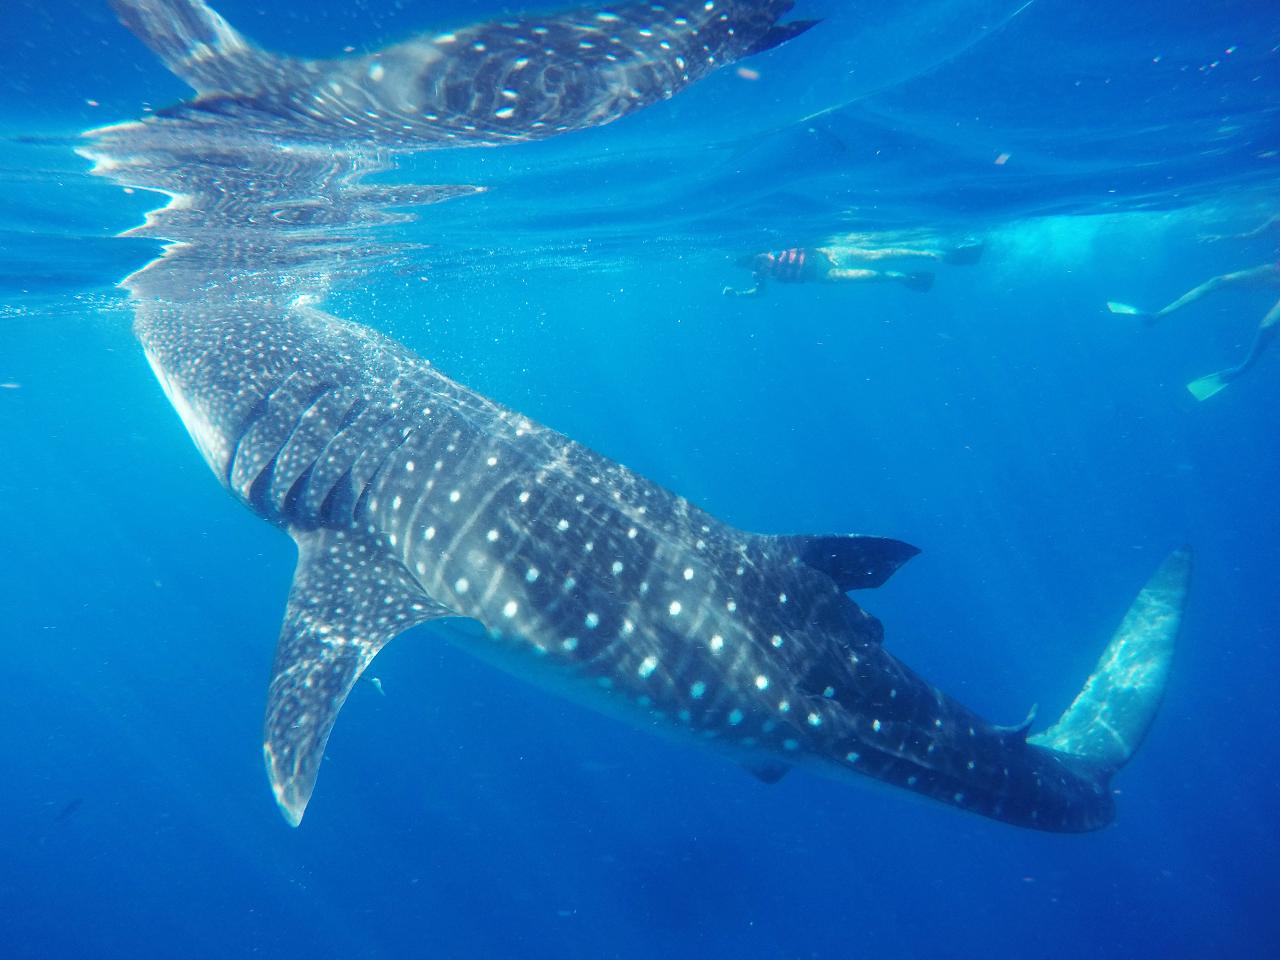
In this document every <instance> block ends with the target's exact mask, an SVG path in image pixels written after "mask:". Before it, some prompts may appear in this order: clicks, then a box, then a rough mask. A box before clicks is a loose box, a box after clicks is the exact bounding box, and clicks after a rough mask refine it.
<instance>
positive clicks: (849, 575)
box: [762, 535, 920, 593]
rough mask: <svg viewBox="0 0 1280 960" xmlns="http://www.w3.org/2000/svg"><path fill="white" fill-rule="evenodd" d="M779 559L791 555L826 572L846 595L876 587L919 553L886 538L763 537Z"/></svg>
mask: <svg viewBox="0 0 1280 960" xmlns="http://www.w3.org/2000/svg"><path fill="white" fill-rule="evenodd" d="M762 539H764V540H765V541H768V542H769V544H770V545H771V546H772V547H773V548H774V549H776V550H778V551H779V552H780V554H781V555H782V556H784V557H785V556H787V555H790V556H791V557H793V558H794V559H796V560H798V561H800V562H801V563H803V564H805V565H806V566H809V567H813V569H815V570H818V571H820V572H822V573H825V574H826V575H827V576H828V577H830V578H831V579H832V580H834V581H835V583H836V586H838V587H839V588H840V589H841V590H843V591H845V592H846V593H847V592H848V591H850V590H866V589H869V588H872V587H878V586H880V585H881V584H883V583H884V582H885V581H886V580H888V579H889V577H891V576H892V575H893V574H894V572H895V571H896V570H897V569H898V568H899V567H900V566H902V565H903V564H904V563H906V562H907V561H908V560H910V559H911V558H912V557H914V556H915V555H916V554H917V553H919V552H920V548H919V547H913V546H912V545H911V544H909V543H903V542H902V541H901V540H892V539H890V538H888V537H863V536H857V535H848V536H784V537H764V538H762Z"/></svg>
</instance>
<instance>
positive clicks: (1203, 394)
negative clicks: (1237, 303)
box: [1107, 260, 1280, 400]
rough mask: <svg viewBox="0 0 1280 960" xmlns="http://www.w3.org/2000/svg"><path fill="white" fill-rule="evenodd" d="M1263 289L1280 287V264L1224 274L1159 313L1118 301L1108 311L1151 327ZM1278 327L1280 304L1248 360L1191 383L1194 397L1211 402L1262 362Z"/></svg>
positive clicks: (1258, 335) (1266, 321)
mask: <svg viewBox="0 0 1280 960" xmlns="http://www.w3.org/2000/svg"><path fill="white" fill-rule="evenodd" d="M1259 287H1261V288H1263V289H1272V288H1277V287H1280V260H1275V261H1272V262H1270V263H1264V264H1261V265H1259V266H1256V267H1249V268H1248V269H1247V270H1237V271H1235V272H1234V273H1224V274H1221V275H1219V276H1216V277H1211V278H1210V279H1208V280H1206V281H1205V282H1204V283H1202V284H1200V285H1199V286H1198V287H1193V288H1192V289H1190V290H1188V291H1187V292H1186V293H1184V294H1183V295H1182V296H1180V297H1179V298H1178V299H1177V300H1174V301H1173V302H1172V303H1170V304H1169V305H1168V306H1165V307H1161V308H1160V309H1159V310H1157V311H1155V313H1149V312H1147V311H1145V310H1139V309H1138V308H1137V307H1132V306H1130V305H1129V304H1127V303H1116V302H1115V301H1109V302H1108V303H1107V309H1108V310H1110V311H1111V312H1112V313H1118V314H1122V315H1124V316H1132V317H1141V318H1142V319H1143V320H1144V321H1146V322H1147V323H1148V324H1154V323H1155V322H1156V321H1157V320H1160V319H1162V318H1164V317H1167V316H1168V315H1169V314H1171V313H1173V312H1174V311H1176V310H1181V309H1182V308H1183V307H1185V306H1188V305H1189V304H1192V303H1195V302H1196V301H1197V300H1200V299H1202V298H1203V297H1206V296H1208V295H1209V294H1211V293H1214V292H1216V291H1218V290H1228V289H1233V288H1245V289H1254V288H1259ZM1277 324H1280V300H1277V301H1276V303H1275V305H1274V306H1273V307H1272V308H1271V309H1270V310H1268V311H1267V313H1266V316H1264V317H1263V318H1262V322H1261V323H1259V324H1258V331H1257V333H1256V334H1255V335H1254V338H1253V344H1252V345H1251V346H1250V347H1249V352H1248V353H1247V354H1246V355H1245V358H1244V360H1242V361H1241V362H1240V363H1238V364H1236V365H1235V366H1234V367H1228V368H1227V369H1226V370H1219V371H1217V372H1216V373H1211V374H1209V375H1207V376H1204V377H1200V378H1199V379H1198V380H1193V381H1191V382H1190V383H1188V384H1187V389H1188V390H1190V391H1191V395H1192V396H1193V397H1195V398H1196V399H1197V400H1208V399H1209V398H1210V397H1212V396H1213V395H1214V394H1215V393H1218V392H1219V391H1221V390H1222V389H1223V388H1225V387H1226V385H1227V384H1228V383H1230V382H1231V381H1232V380H1235V379H1236V378H1237V377H1239V376H1240V375H1241V374H1243V373H1245V372H1246V371H1247V370H1248V369H1249V368H1250V367H1252V366H1253V365H1254V364H1255V363H1257V362H1258V358H1259V357H1261V356H1262V354H1263V353H1264V352H1265V351H1266V349H1267V347H1268V345H1270V343H1271V341H1272V340H1273V339H1274V338H1275V335H1276V328H1277Z"/></svg>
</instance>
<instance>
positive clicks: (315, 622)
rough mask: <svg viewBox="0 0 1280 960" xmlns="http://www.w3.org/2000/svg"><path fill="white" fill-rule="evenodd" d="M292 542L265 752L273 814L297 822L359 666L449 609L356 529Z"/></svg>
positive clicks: (302, 536)
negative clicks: (293, 561) (293, 566)
mask: <svg viewBox="0 0 1280 960" xmlns="http://www.w3.org/2000/svg"><path fill="white" fill-rule="evenodd" d="M295 539H296V540H297V541H298V569H297V571H296V572H295V574H294V579H293V587H292V589H291V590H290V592H289V604H288V608H287V610H286V613H285V618H284V625H283V626H282V628H281V630H280V640H279V642H278V644H277V646H276V658H275V665H274V667H273V668H272V675H271V687H270V692H269V694H268V697H267V715H266V720H265V723H264V729H263V756H264V758H265V760H266V764H267V776H268V777H269V778H270V780H271V789H272V790H273V791H274V792H275V796H276V802H277V803H279V805H280V812H281V813H283V814H284V817H285V819H286V820H288V821H289V823H291V824H292V825H293V826H295V827H296V826H297V825H298V824H299V823H301V822H302V814H303V812H304V811H305V810H306V807H307V801H308V800H310V799H311V791H312V790H313V789H314V787H315V783H316V776H317V775H318V774H319V772H320V761H321V760H322V759H323V757H324V747H325V744H326V743H327V742H328V740H329V733H330V732H331V731H332V730H333V723H334V720H336V719H337V716H338V711H339V710H340V709H341V708H342V704H343V703H344V702H345V701H346V699H347V694H349V693H350V692H351V688H352V687H353V686H355V683H356V681H357V680H358V679H360V674H361V672H362V671H363V670H364V669H365V667H367V666H368V665H369V663H370V662H371V661H372V660H373V658H374V657H375V656H376V655H377V653H378V651H379V650H381V649H382V648H383V647H384V646H386V644H387V642H388V641H390V640H391V639H392V638H393V637H395V636H396V635H397V634H399V633H401V632H403V631H404V630H407V629H408V628H409V627H411V626H413V625H414V624H417V623H422V622H423V621H426V620H431V619H433V618H436V617H443V616H448V611H446V610H445V609H444V608H442V607H440V606H438V605H436V604H433V603H432V602H431V601H430V600H429V599H427V598H426V597H424V596H423V595H422V593H421V591H420V590H419V589H418V588H417V587H416V585H415V584H414V583H413V581H412V580H411V579H410V578H409V576H408V575H407V574H406V573H405V572H404V571H403V570H402V569H400V568H399V566H398V565H397V564H396V563H395V562H394V561H390V560H386V559H382V558H380V554H379V552H377V551H375V550H373V549H370V548H369V546H368V545H367V544H365V543H364V542H363V541H362V538H360V537H359V536H357V535H356V534H352V533H345V532H342V531H334V530H321V531H315V532H306V533H297V534H295Z"/></svg>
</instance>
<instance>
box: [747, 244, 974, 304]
mask: <svg viewBox="0 0 1280 960" xmlns="http://www.w3.org/2000/svg"><path fill="white" fill-rule="evenodd" d="M983 249H984V244H983V243H982V241H980V240H976V241H967V242H965V243H962V244H959V245H957V246H954V247H948V248H946V249H938V248H935V247H887V246H860V245H853V244H849V243H840V244H830V245H828V246H824V247H792V248H790V249H789V250H782V251H779V252H775V253H759V254H756V255H755V256H753V257H748V258H747V259H745V260H743V261H740V264H741V265H742V266H745V267H750V268H751V271H752V274H753V278H754V280H755V285H754V286H753V287H751V289H749V290H735V289H734V288H733V287H725V288H724V291H723V292H724V295H725V296H727V297H754V296H758V295H759V294H761V293H763V292H764V285H765V283H766V281H768V280H776V281H778V282H779V283H815V282H818V283H858V282H863V283H872V282H876V281H881V280H894V281H897V282H898V283H901V284H903V285H904V286H906V287H907V288H908V289H911V290H916V291H919V292H921V293H923V292H925V291H927V290H928V289H929V288H930V287H932V286H933V274H932V273H929V272H927V271H926V272H921V271H914V272H903V271H900V270H872V269H869V268H867V267H865V266H857V264H866V263H875V262H877V261H880V260H911V259H917V260H932V261H935V262H938V263H950V264H973V263H977V262H978V261H979V260H981V259H982V253H983Z"/></svg>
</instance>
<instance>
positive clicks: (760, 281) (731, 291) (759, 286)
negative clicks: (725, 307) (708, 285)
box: [720, 274, 764, 297]
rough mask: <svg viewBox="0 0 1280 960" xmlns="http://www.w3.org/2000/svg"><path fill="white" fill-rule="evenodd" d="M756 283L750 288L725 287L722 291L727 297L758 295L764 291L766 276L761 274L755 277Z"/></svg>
mask: <svg viewBox="0 0 1280 960" xmlns="http://www.w3.org/2000/svg"><path fill="white" fill-rule="evenodd" d="M755 281H756V284H755V286H754V287H751V288H750V289H748V290H737V289H735V288H734V287H725V288H724V289H723V290H721V291H720V292H721V293H722V294H724V295H725V296H726V297H758V296H760V294H762V293H764V278H763V277H761V276H760V275H759V274H757V275H756V277H755Z"/></svg>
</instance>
